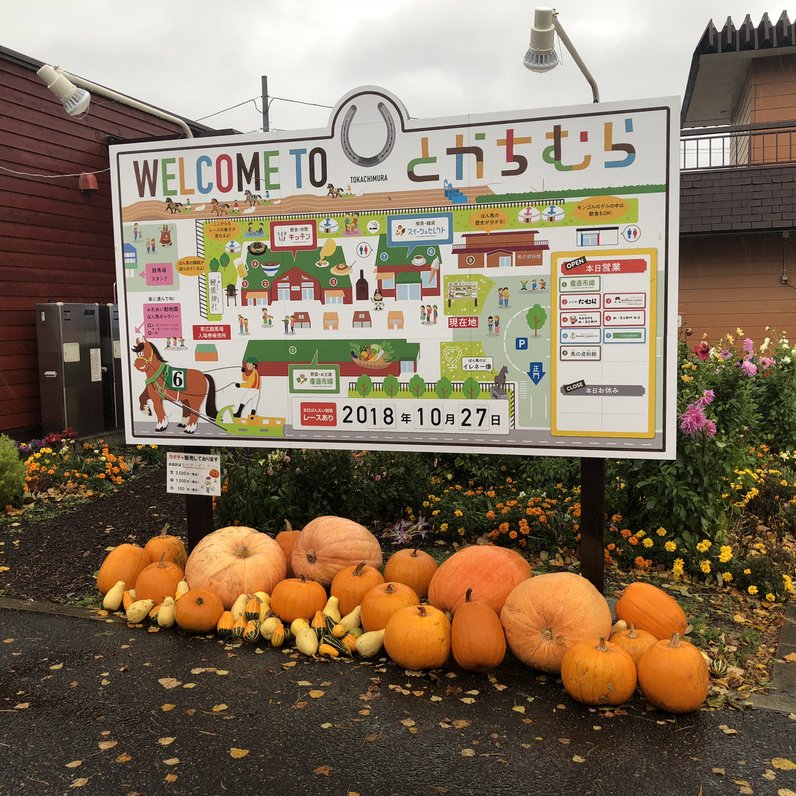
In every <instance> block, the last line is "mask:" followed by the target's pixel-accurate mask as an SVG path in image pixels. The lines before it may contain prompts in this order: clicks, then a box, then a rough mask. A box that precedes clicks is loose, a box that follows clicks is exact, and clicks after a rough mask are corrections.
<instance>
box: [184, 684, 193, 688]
mask: <svg viewBox="0 0 796 796" xmlns="http://www.w3.org/2000/svg"><path fill="white" fill-rule="evenodd" d="M183 688H196V683H185V685H184V686H183Z"/></svg>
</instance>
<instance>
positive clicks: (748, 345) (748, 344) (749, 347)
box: [743, 337, 755, 354]
mask: <svg viewBox="0 0 796 796" xmlns="http://www.w3.org/2000/svg"><path fill="white" fill-rule="evenodd" d="M743 350H744V351H746V353H747V354H754V352H755V344H754V343H753V342H752V341H751V340H750V339H749V338H748V337H747V338H746V339H745V340H744V341H743Z"/></svg>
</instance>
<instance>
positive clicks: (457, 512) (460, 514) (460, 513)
mask: <svg viewBox="0 0 796 796" xmlns="http://www.w3.org/2000/svg"><path fill="white" fill-rule="evenodd" d="M453 516H454V517H463V516H464V512H463V511H462V510H461V509H454V510H453Z"/></svg>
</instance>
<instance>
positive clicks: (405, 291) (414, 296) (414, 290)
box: [395, 282, 420, 301]
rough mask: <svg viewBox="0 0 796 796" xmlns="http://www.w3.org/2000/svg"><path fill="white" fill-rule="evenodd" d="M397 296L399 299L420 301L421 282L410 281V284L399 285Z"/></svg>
mask: <svg viewBox="0 0 796 796" xmlns="http://www.w3.org/2000/svg"><path fill="white" fill-rule="evenodd" d="M395 298H396V299H397V300H398V301H419V300H420V282H410V283H409V284H403V285H398V287H397V288H396V290H395Z"/></svg>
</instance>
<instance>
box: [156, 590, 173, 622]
mask: <svg viewBox="0 0 796 796" xmlns="http://www.w3.org/2000/svg"><path fill="white" fill-rule="evenodd" d="M175 604H176V600H175V599H174V597H166V598H164V600H163V603H162V605H161V606H160V610H159V611H158V620H157V621H158V625H159V626H160V627H172V625H173V624H174V621H175V620H174V607H175Z"/></svg>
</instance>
